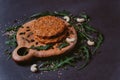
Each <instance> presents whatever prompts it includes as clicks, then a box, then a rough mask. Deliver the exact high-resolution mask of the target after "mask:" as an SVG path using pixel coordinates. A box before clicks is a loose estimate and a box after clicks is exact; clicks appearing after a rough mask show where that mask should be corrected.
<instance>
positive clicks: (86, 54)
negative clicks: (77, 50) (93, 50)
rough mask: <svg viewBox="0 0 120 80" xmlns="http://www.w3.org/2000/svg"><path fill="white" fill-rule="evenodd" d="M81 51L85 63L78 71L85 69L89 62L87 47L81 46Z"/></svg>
mask: <svg viewBox="0 0 120 80" xmlns="http://www.w3.org/2000/svg"><path fill="white" fill-rule="evenodd" d="M81 49H82V50H83V54H85V63H84V64H82V66H80V67H79V68H78V69H83V68H84V67H86V66H87V65H88V63H89V60H90V53H89V49H88V48H87V46H82V47H81Z"/></svg>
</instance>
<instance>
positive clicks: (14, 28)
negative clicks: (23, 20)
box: [6, 25, 22, 32]
mask: <svg viewBox="0 0 120 80" xmlns="http://www.w3.org/2000/svg"><path fill="white" fill-rule="evenodd" d="M21 26H22V25H18V26H12V27H9V28H7V29H6V32H9V31H17V30H18V28H20V27H21Z"/></svg>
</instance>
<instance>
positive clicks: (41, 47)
mask: <svg viewBox="0 0 120 80" xmlns="http://www.w3.org/2000/svg"><path fill="white" fill-rule="evenodd" d="M52 46H53V45H52V44H47V45H45V46H31V47H30V49H35V50H38V51H40V50H48V49H50V48H52Z"/></svg>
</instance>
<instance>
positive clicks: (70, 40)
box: [66, 38, 75, 42]
mask: <svg viewBox="0 0 120 80" xmlns="http://www.w3.org/2000/svg"><path fill="white" fill-rule="evenodd" d="M66 41H67V42H74V41H75V38H66Z"/></svg>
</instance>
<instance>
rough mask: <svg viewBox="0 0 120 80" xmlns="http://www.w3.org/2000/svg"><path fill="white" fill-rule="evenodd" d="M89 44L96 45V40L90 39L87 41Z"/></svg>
mask: <svg viewBox="0 0 120 80" xmlns="http://www.w3.org/2000/svg"><path fill="white" fill-rule="evenodd" d="M87 44H88V45H89V46H93V45H95V42H94V41H91V40H88V41H87Z"/></svg>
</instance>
